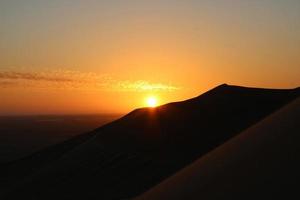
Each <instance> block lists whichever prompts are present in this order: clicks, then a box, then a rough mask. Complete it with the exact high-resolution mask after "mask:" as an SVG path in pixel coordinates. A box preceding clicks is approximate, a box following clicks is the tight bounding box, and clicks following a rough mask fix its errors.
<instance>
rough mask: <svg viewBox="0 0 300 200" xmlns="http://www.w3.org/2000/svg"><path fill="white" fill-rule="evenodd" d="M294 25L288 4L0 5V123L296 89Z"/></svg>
mask: <svg viewBox="0 0 300 200" xmlns="http://www.w3.org/2000/svg"><path fill="white" fill-rule="evenodd" d="M299 19H300V1H295V0H285V1H272V0H266V1H261V0H251V1H227V0H220V1H211V0H203V1H177V0H160V1H149V0H139V1H123V0H116V1H68V0H60V1H0V24H1V37H0V115H12V114H14V115H18V114H77V113H78V114H85V113H127V112H129V111H131V110H133V109H135V108H138V107H144V106H145V105H146V106H152V105H157V104H158V102H157V101H159V105H162V104H164V103H168V102H173V101H181V100H184V99H188V98H192V97H195V96H198V95H200V94H201V93H203V92H205V91H207V90H209V89H211V88H213V87H215V86H217V85H219V84H222V83H227V84H232V85H243V86H251V87H267V88H294V87H299V85H300V79H299V77H300V67H299V66H300V56H299V52H300V23H299ZM149 94H154V96H155V97H156V98H158V97H159V99H156V100H154V99H152V100H149V101H150V102H151V103H147V102H146V103H145V97H147V96H148V95H149ZM154 102H156V103H154Z"/></svg>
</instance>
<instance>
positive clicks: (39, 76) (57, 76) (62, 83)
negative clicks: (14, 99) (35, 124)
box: [0, 70, 180, 92]
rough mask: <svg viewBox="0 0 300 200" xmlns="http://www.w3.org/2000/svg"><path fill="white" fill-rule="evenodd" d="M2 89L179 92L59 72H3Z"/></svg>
mask: <svg viewBox="0 0 300 200" xmlns="http://www.w3.org/2000/svg"><path fill="white" fill-rule="evenodd" d="M0 87H2V88H4V87H5V88H8V87H23V88H24V87H25V88H50V89H51V88H54V89H58V88H59V89H82V90H102V91H118V92H126V91H134V92H144V91H164V92H171V91H175V90H179V89H180V88H179V87H177V86H173V85H170V84H165V83H151V82H149V81H146V80H119V79H116V78H114V77H113V76H111V75H108V74H100V75H99V74H95V73H83V72H78V71H68V70H56V71H53V70H52V71H51V70H48V71H44V72H28V71H27V72H24V71H2V72H1V71H0Z"/></svg>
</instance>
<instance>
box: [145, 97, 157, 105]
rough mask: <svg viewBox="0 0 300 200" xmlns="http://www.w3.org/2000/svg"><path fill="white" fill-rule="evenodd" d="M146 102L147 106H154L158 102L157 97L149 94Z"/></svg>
mask: <svg viewBox="0 0 300 200" xmlns="http://www.w3.org/2000/svg"><path fill="white" fill-rule="evenodd" d="M146 104H147V106H148V107H156V106H157V104H158V101H157V98H156V97H154V96H150V97H148V98H147V99H146Z"/></svg>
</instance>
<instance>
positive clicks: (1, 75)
mask: <svg viewBox="0 0 300 200" xmlns="http://www.w3.org/2000/svg"><path fill="white" fill-rule="evenodd" d="M0 79H24V80H31V81H53V82H71V81H73V80H72V79H69V78H64V77H56V76H49V75H44V74H38V73H28V72H27V73H25V72H0Z"/></svg>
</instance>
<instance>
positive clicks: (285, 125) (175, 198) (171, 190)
mask: <svg viewBox="0 0 300 200" xmlns="http://www.w3.org/2000/svg"><path fill="white" fill-rule="evenodd" d="M299 133H300V98H298V99H297V100H295V101H294V102H292V103H290V104H289V105H287V106H285V107H284V108H282V109H281V110H280V111H278V112H276V113H274V114H272V115H271V116H269V117H267V118H266V119H264V120H262V121H261V122H259V123H258V124H256V125H254V126H252V127H251V128H249V129H247V130H246V131H244V132H243V133H241V134H240V135H238V136H236V137H235V138H233V139H231V140H229V141H228V142H226V143H225V144H223V145H221V146H220V147H218V148H216V149H215V150H213V151H212V152H210V153H208V154H207V155H205V156H203V157H202V158H200V159H199V160H197V161H195V162H194V163H193V164H192V165H190V166H188V167H186V168H185V169H183V170H181V171H180V172H178V173H176V174H175V175H174V176H172V177H170V178H168V179H167V180H165V181H163V182H162V183H161V184H159V185H157V186H155V187H154V188H153V189H151V190H150V191H148V192H146V193H145V194H143V195H142V196H140V197H139V198H137V199H138V200H142V199H147V200H148V199H155V200H165V199H172V200H181V199H190V200H192V199H206V200H210V199H299V197H300V195H299V191H298V189H299V177H300V171H299V167H300V156H299V153H300V146H299V142H300V135H299Z"/></svg>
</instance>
